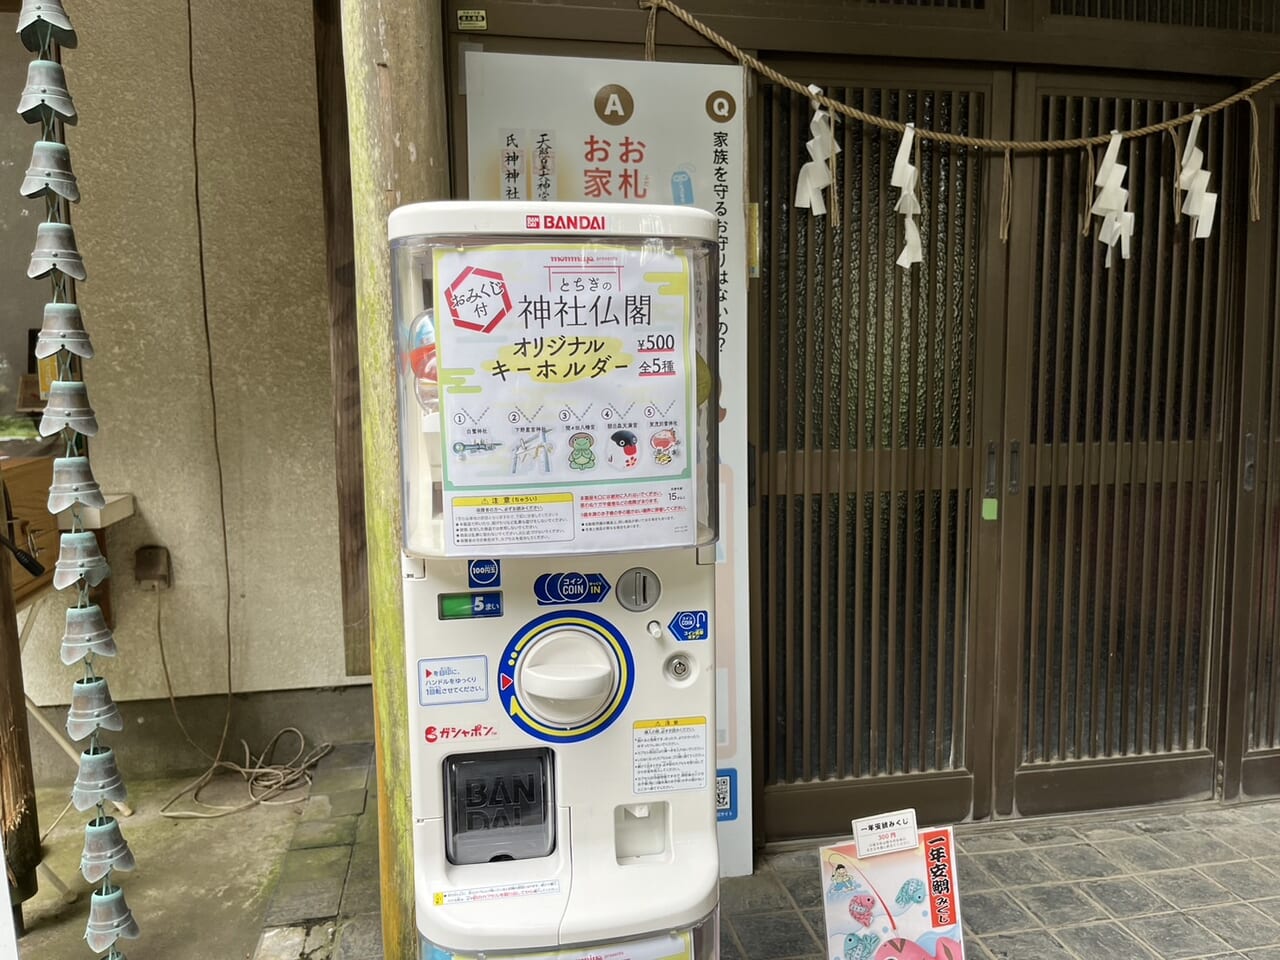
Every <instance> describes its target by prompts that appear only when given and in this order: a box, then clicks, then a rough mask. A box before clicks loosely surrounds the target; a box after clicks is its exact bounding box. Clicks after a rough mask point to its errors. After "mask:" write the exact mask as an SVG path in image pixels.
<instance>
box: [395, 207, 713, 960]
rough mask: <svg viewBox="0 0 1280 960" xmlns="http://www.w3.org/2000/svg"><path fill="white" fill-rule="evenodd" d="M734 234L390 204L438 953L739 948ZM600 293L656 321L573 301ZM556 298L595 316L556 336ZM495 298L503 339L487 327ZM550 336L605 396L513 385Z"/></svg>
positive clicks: (426, 824) (427, 865) (570, 387)
mask: <svg viewBox="0 0 1280 960" xmlns="http://www.w3.org/2000/svg"><path fill="white" fill-rule="evenodd" d="M715 231H716V226H715V221H714V219H713V218H711V217H710V216H709V215H706V214H702V213H700V212H699V211H692V210H689V209H688V208H662V207H640V206H615V205H587V204H546V203H541V204H519V203H502V204H492V203H444V204H417V205H413V206H411V207H405V208H401V209H399V210H397V211H396V212H395V213H393V214H392V217H391V223H390V234H391V241H392V246H393V274H394V280H395V285H396V305H395V306H396V327H397V329H396V337H397V346H398V350H399V355H400V364H399V371H398V372H399V375H400V378H401V391H400V397H401V404H400V417H401V447H402V471H403V479H404V489H403V496H404V530H405V535H404V559H403V571H404V603H405V670H406V680H407V682H408V687H409V717H410V729H409V736H410V743H411V750H410V758H411V767H412V769H411V778H412V798H411V802H412V809H413V819H414V837H413V846H414V857H415V868H414V874H415V888H416V889H415V894H416V904H417V925H418V931H419V935H420V940H421V943H422V956H423V958H424V960H448V958H473V957H477V956H479V955H483V956H484V957H486V958H493V957H495V956H501V955H504V954H519V955H520V956H521V957H522V958H524V960H537V958H542V957H547V958H549V960H588V958H590V960H708V958H711V960H714V958H715V957H716V956H717V955H718V947H719V933H718V898H719V893H718V877H719V859H718V852H717V836H716V818H715V803H714V793H715V783H716V769H715V750H716V737H715V696H716V670H715V642H714V638H715V610H714V596H715V537H716V525H717V519H718V509H717V504H716V502H715V492H714V491H715V485H714V479H715V478H716V476H717V469H716V465H717V461H718V451H717V448H716V431H715V416H714V414H713V413H712V408H713V407H714V404H707V403H706V402H705V399H706V397H707V396H709V395H710V393H711V391H710V389H709V387H710V384H711V383H713V382H714V377H715V374H716V363H715V354H716V353H717V350H716V346H715V337H714V334H713V333H711V334H709V333H708V324H709V318H710V317H711V316H712V315H713V313H714V311H713V309H712V307H713V294H714V283H715V277H716V275H717V271H716V270H715V269H714V258H715V245H714V241H715V236H716V233H715ZM564 263H569V264H571V265H572V266H573V271H570V275H569V279H566V278H565V276H564V275H562V270H561V265H562V264H564ZM601 264H603V265H605V266H604V267H602V266H600V265H601ZM606 267H607V270H608V271H612V273H608V272H601V271H604V270H605V268H606ZM574 271H576V273H575V272H574ZM593 271H595V272H594V273H593ZM544 274H545V276H544ZM481 276H482V277H483V278H485V279H484V284H483V286H479V285H475V284H474V281H475V278H476V277H481ZM584 277H585V278H586V279H585V280H584V279H583V278H584ZM592 277H596V280H595V281H593V280H592ZM601 277H603V278H604V279H603V280H601V279H600V278H601ZM451 281H452V282H451ZM596 282H598V283H600V284H611V285H612V286H611V288H610V290H611V293H610V294H608V295H610V296H611V295H613V294H616V295H617V297H618V304H619V305H620V304H621V303H622V298H623V297H624V296H625V297H626V298H627V304H628V307H627V310H628V311H629V312H631V313H632V315H633V316H634V317H637V318H638V317H639V316H640V311H639V308H638V307H635V306H634V305H636V304H639V303H641V301H642V300H643V302H644V310H645V311H648V310H650V309H652V311H653V319H652V321H650V320H649V319H648V314H647V312H646V314H645V317H646V319H645V320H644V321H643V322H644V323H645V324H646V325H647V324H649V323H650V322H651V323H652V326H648V327H636V328H634V329H632V328H629V327H628V324H627V322H626V317H625V315H621V314H619V313H617V312H616V311H615V312H614V313H612V314H611V313H609V309H608V308H607V307H606V308H605V309H604V310H603V311H602V310H601V303H602V301H601V300H599V299H597V300H595V301H589V300H585V299H582V298H581V297H580V298H579V299H578V300H577V301H574V300H573V297H572V293H571V291H572V290H573V289H574V286H575V285H576V286H577V288H578V289H579V290H587V292H586V293H583V294H582V297H589V296H591V295H592V294H591V292H590V290H591V289H592V288H593V284H594V283H596ZM469 284H470V285H472V286H474V289H475V290H476V291H478V292H472V290H471V289H466V290H464V287H467V285H469ZM540 285H545V290H543V288H542V286H540ZM538 291H542V292H538ZM641 291H643V294H642V293H641ZM464 294H465V297H464ZM535 294H536V295H537V297H538V298H547V299H548V300H552V301H556V302H558V303H559V305H560V306H559V309H560V313H561V316H565V315H568V314H567V313H566V312H567V311H568V310H571V309H574V304H576V308H577V310H578V312H579V314H580V316H582V317H586V316H587V315H588V314H587V313H586V312H584V309H585V308H584V305H585V306H592V305H594V312H593V313H592V314H591V315H592V316H594V317H596V318H597V322H596V323H595V324H593V325H592V329H584V330H563V329H562V330H559V331H557V330H556V329H554V323H553V324H552V329H546V323H547V317H548V316H552V315H553V313H552V312H548V311H546V310H544V312H543V313H542V314H541V321H540V322H541V323H542V325H543V326H542V328H540V329H537V330H534V331H531V330H530V317H531V316H533V314H532V313H531V312H530V310H529V307H528V304H529V303H530V302H531V300H532V299H533V297H534V295H535ZM486 297H491V298H492V300H491V303H492V304H493V305H494V309H495V311H496V312H497V313H499V314H500V315H501V320H500V321H499V322H496V323H493V324H488V323H487V322H486V321H485V316H484V313H483V311H482V312H481V313H480V314H475V313H468V312H467V311H468V310H475V309H477V308H476V307H475V306H474V304H475V303H476V302H481V303H483V302H484V300H485V298H486ZM566 297H568V300H566ZM608 303H609V304H613V300H609V301H608ZM521 304H524V305H525V306H524V307H523V308H522V307H521ZM681 305H685V306H681ZM686 307H687V312H686V313H683V314H682V313H681V312H680V311H681V310H686ZM554 309H555V308H554V307H553V308H552V310H554ZM446 311H447V315H446ZM664 311H665V312H664ZM489 316H492V314H489ZM600 317H609V318H611V320H612V322H611V323H610V327H612V326H614V325H616V327H617V329H611V328H610V327H603V326H600V324H599V321H598V318H600ZM664 317H665V318H666V319H665V321H664V320H663V318H664ZM681 317H683V318H684V320H683V327H682V326H681V322H682V321H681ZM424 319H425V329H424ZM450 320H452V321H453V323H454V324H455V326H456V327H457V329H442V327H443V326H444V324H447V323H449V322H450ZM477 320H479V321H480V322H474V321H477ZM606 322H609V321H606ZM636 322H637V323H641V321H640V320H638V319H637V321H636ZM663 322H666V323H667V325H666V326H665V327H664V326H662V323H663ZM504 324H505V326H503V325H504ZM583 325H584V326H585V323H584V324H583ZM517 329H518V330H519V331H521V333H520V334H519V336H518V337H517V334H516V333H513V331H515V330H517ZM663 331H668V332H665V333H664V332H663ZM670 331H675V332H674V333H672V332H670ZM535 333H536V334H537V337H536V342H537V349H538V351H539V352H540V354H543V353H545V355H546V356H547V357H550V356H552V355H555V354H560V353H566V354H567V352H568V351H570V350H571V349H572V348H579V346H580V349H581V350H582V356H583V362H584V364H587V363H595V364H597V366H598V369H599V370H600V371H601V379H600V382H599V383H598V384H593V383H592V382H591V378H590V377H589V376H588V375H586V374H583V373H582V372H581V371H580V370H579V369H578V367H577V366H574V367H570V366H568V365H562V366H561V367H560V368H559V369H558V370H557V369H556V368H554V367H543V368H542V371H543V373H542V374H534V373H532V372H529V371H528V369H527V368H526V367H520V369H521V370H524V371H526V375H525V376H523V377H520V378H515V377H514V376H513V379H512V381H511V383H510V389H507V380H506V376H505V375H506V372H507V369H506V367H503V366H502V364H503V362H504V361H505V362H506V363H507V365H508V366H514V365H515V364H516V362H518V359H519V358H520V357H522V356H525V355H526V354H531V353H532V351H533V349H534V346H533V343H534V336H533V335H534V334H535ZM490 336H491V337H492V340H486V339H485V338H486V337H490ZM611 338H612V339H611ZM606 342H607V343H608V344H610V346H607V347H606V346H602V345H603V344H606ZM490 344H492V345H493V346H492V349H490V348H489V345H490ZM650 350H652V354H650V353H648V352H647V351H650ZM485 351H487V352H485ZM490 357H493V358H495V359H493V360H490V359H488V358H490ZM477 358H480V359H477ZM512 358H516V359H515V361H513V359H512ZM606 358H607V360H608V362H607V363H604V362H602V361H603V360H605V359H606ZM695 368H696V369H695ZM548 370H550V373H547V371H548ZM650 371H652V374H653V377H652V379H650V380H648V382H646V375H647V374H648V373H649V372H650ZM668 371H673V372H671V373H669V374H668ZM495 376H502V377H503V387H502V388H501V389H500V390H499V389H494V387H493V383H494V381H493V380H492V379H486V378H487V377H495ZM539 376H543V377H545V382H539V381H538V377H539ZM593 391H594V392H593ZM664 391H665V392H664ZM508 408H509V409H508ZM591 409H594V411H595V412H594V413H591V412H588V411H589V410H591ZM529 437H532V438H534V439H535V440H537V441H538V443H537V453H536V455H534V456H528V455H525V454H524V452H523V451H525V449H526V445H527V443H528V442H529V441H528V440H527V438H529ZM583 437H586V438H587V439H586V440H585V441H584V440H583V439H582V438H583ZM620 438H621V439H620ZM646 441H648V443H646ZM512 448H516V449H519V450H520V451H522V452H521V454H520V455H519V456H516V455H511V456H507V455H506V451H507V450H509V449H512ZM619 458H622V459H621V460H619ZM646 458H647V459H646ZM629 471H630V472H629ZM646 471H647V472H646ZM610 508H612V509H610ZM614 518H616V524H617V526H616V527H614V526H613V524H614V523H615V519H614ZM503 530H510V531H514V535H513V536H512V537H511V539H509V540H503V539H501V536H502V531H503ZM486 538H488V539H487V540H486Z"/></svg>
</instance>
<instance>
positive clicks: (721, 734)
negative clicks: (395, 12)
mask: <svg viewBox="0 0 1280 960" xmlns="http://www.w3.org/2000/svg"><path fill="white" fill-rule="evenodd" d="M466 91H467V149H468V164H469V176H468V183H469V188H470V198H471V199H472V200H525V201H530V200H532V201H539V200H542V201H550V200H588V201H598V202H607V203H658V204H662V203H665V204H676V205H683V206H694V207H699V208H701V209H703V210H707V211H709V212H711V213H713V214H714V215H715V216H716V218H717V220H718V221H719V225H718V229H719V246H720V278H719V279H720V295H719V296H720V302H719V314H720V317H719V350H720V381H721V382H720V385H719V391H718V398H716V397H713V402H717V403H718V415H719V417H720V510H721V517H720V540H719V545H718V548H717V557H718V561H719V566H718V568H717V576H716V608H717V609H716V619H717V637H716V658H717V662H718V666H717V698H716V699H717V708H716V748H717V760H718V762H717V767H718V770H717V782H716V795H717V808H718V809H717V816H718V818H719V822H720V855H721V871H722V873H724V875H726V876H740V875H743V874H747V873H750V872H751V742H750V735H751V728H750V722H751V720H750V685H749V673H748V664H749V663H750V637H749V632H748V628H749V625H748V623H747V618H746V616H745V615H744V612H745V610H746V607H747V604H746V598H747V596H748V593H747V590H748V586H747V500H746V488H747V382H746V368H747V226H746V197H747V193H746V150H747V141H746V124H745V120H744V116H745V113H746V78H745V75H744V73H743V71H742V69H741V68H740V67H736V66H720V65H716V66H709V65H703V64H688V63H670V62H664V63H656V62H642V61H629V60H591V59H580V58H569V57H534V56H522V55H515V54H500V53H484V52H480V51H470V52H468V53H467V55H466Z"/></svg>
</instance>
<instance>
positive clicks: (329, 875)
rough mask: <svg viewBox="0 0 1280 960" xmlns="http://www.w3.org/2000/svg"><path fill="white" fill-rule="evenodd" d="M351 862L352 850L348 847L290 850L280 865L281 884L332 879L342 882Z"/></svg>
mask: <svg viewBox="0 0 1280 960" xmlns="http://www.w3.org/2000/svg"><path fill="white" fill-rule="evenodd" d="M350 860H351V848H350V847H346V846H341V847H315V848H313V849H309V850H290V851H289V852H288V853H286V854H285V855H284V861H283V862H282V863H281V865H280V882H281V883H289V882H293V881H305V880H331V879H336V880H338V881H339V882H341V881H342V880H345V879H346V876H347V864H348V863H349V862H350Z"/></svg>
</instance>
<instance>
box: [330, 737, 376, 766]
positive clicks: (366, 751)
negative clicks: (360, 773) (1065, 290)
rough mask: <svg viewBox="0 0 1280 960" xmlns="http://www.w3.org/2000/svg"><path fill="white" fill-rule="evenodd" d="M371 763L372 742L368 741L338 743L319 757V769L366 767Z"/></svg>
mask: <svg viewBox="0 0 1280 960" xmlns="http://www.w3.org/2000/svg"><path fill="white" fill-rule="evenodd" d="M371 763H373V744H372V743H370V742H368V741H359V742H356V743H339V744H337V745H336V746H335V747H334V748H333V749H332V750H330V751H329V752H328V753H326V754H325V755H324V757H323V758H321V760H320V763H319V764H318V766H319V768H320V769H321V770H330V769H341V768H343V767H366V768H367V767H368V766H369V765H370V764H371Z"/></svg>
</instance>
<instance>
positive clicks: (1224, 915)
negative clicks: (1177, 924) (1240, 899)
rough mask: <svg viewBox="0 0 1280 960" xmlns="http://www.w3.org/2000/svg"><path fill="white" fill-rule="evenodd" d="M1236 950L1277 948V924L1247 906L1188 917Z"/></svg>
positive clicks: (1225, 907) (1224, 907)
mask: <svg viewBox="0 0 1280 960" xmlns="http://www.w3.org/2000/svg"><path fill="white" fill-rule="evenodd" d="M1190 916H1191V917H1193V918H1194V919H1195V920H1197V921H1199V922H1200V924H1201V925H1202V926H1203V927H1205V928H1206V929H1208V930H1212V931H1213V932H1214V933H1216V934H1217V935H1218V936H1219V937H1221V938H1222V939H1223V940H1225V941H1226V942H1227V944H1228V945H1230V946H1231V947H1234V948H1235V949H1236V950H1245V949H1252V948H1254V947H1271V946H1280V923H1277V922H1276V921H1275V920H1274V919H1272V918H1271V917H1268V916H1265V915H1264V914H1263V913H1262V911H1261V910H1258V909H1256V908H1255V907H1253V906H1250V905H1249V904H1247V903H1228V904H1223V905H1221V906H1217V907H1209V908H1207V909H1204V910H1195V911H1192V912H1191V914H1190Z"/></svg>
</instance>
